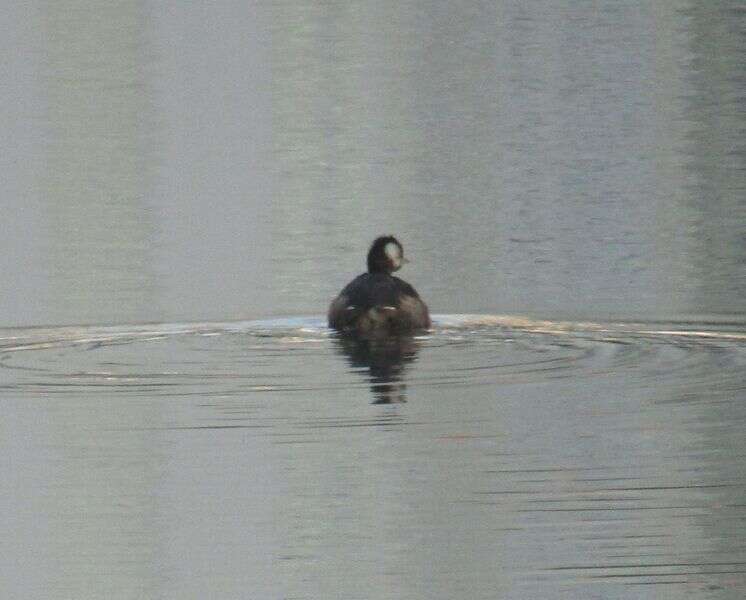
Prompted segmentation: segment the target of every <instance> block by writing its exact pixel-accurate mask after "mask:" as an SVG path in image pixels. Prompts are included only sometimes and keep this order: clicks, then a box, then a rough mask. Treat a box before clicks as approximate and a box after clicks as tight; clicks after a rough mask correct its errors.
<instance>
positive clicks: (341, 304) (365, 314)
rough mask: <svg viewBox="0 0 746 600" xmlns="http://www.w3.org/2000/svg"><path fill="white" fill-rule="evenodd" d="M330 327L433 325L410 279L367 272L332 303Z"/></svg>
mask: <svg viewBox="0 0 746 600" xmlns="http://www.w3.org/2000/svg"><path fill="white" fill-rule="evenodd" d="M329 326H330V327H333V328H335V329H339V330H357V331H370V330H374V329H386V330H391V331H399V330H401V331H403V330H410V329H424V328H427V327H429V326H430V315H429V313H428V310H427V306H425V303H424V302H422V300H421V299H420V296H419V294H417V292H416V291H415V289H414V288H413V287H412V286H411V285H410V284H408V283H407V282H406V281H403V280H402V279H399V278H398V277H394V276H393V275H390V274H388V273H363V274H362V275H359V276H358V277H356V278H355V279H353V280H352V281H351V282H350V283H349V284H348V285H347V286H346V287H345V288H344V289H343V290H342V291H341V292H340V294H339V296H337V298H335V299H334V301H333V302H332V304H331V306H330V307H329Z"/></svg>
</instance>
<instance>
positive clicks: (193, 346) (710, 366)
mask: <svg viewBox="0 0 746 600" xmlns="http://www.w3.org/2000/svg"><path fill="white" fill-rule="evenodd" d="M361 352H362V354H361ZM339 356H346V357H347V359H348V361H347V363H348V365H347V366H348V368H347V369H344V370H343V371H342V373H340V372H338V369H337V370H335V369H334V368H333V367H332V368H331V370H330V365H331V364H334V363H338V362H339V361H338V360H337V358H338V357H339ZM382 361H383V363H386V364H380V363H382ZM415 361H416V362H417V363H418V364H417V366H416V368H415V367H412V368H410V363H413V362H415ZM0 366H2V367H3V371H2V372H3V377H2V386H3V389H5V390H9V389H12V390H14V391H15V392H17V393H18V392H24V391H27V392H32V393H38V392H39V391H45V392H46V393H59V394H65V393H76V394H80V393H86V392H95V391H97V390H100V389H102V388H105V389H110V390H111V389H114V390H116V389H119V390H122V391H125V390H126V391H128V392H133V391H139V392H142V393H147V394H159V395H171V394H178V395H183V394H193V393H200V394H205V393H207V394H210V393H212V394H220V395H226V394H229V395H235V394H243V393H256V392H276V391H284V392H299V391H305V392H307V391H311V390H325V389H327V390H331V389H336V390H340V389H349V388H361V387H363V388H364V387H365V386H367V385H368V384H370V382H371V379H377V381H378V382H379V383H380V384H381V385H383V384H385V383H386V380H387V379H391V380H392V381H393V382H396V383H399V382H402V381H406V384H407V386H409V387H410V388H414V387H418V386H425V387H426V386H452V387H459V386H469V387H473V386H485V385H510V384H537V383H541V382H547V381H552V380H556V379H566V378H575V379H581V380H582V379H586V378H591V377H611V376H617V375H620V374H625V375H627V376H628V380H629V381H632V382H636V383H637V384H638V385H645V383H646V382H648V381H649V380H651V379H655V380H656V381H657V382H658V383H659V384H660V382H661V380H664V381H667V382H668V383H670V384H672V385H676V386H680V387H689V386H696V387H697V388H698V389H701V388H707V387H708V386H711V385H713V384H717V388H718V389H719V390H720V391H727V392H733V391H736V390H743V389H744V387H745V386H746V377H744V375H743V372H744V369H743V368H744V367H746V332H744V331H743V330H741V329H737V328H735V327H730V328H726V327H721V328H720V329H713V328H712V327H708V326H705V325H699V326H696V327H692V326H691V325H690V326H688V327H686V328H682V327H678V328H677V327H674V326H672V325H670V324H635V325H633V324H599V323H570V322H552V321H538V320H531V319H526V318H521V317H508V316H489V315H486V316H485V315H436V316H435V318H434V327H433V329H432V330H431V331H429V332H428V333H427V334H423V335H419V336H416V337H414V338H412V339H410V340H408V342H407V347H406V348H404V349H402V348H401V347H398V348H396V349H392V348H391V347H390V345H388V346H382V347H381V346H380V345H379V347H377V348H373V349H372V351H371V348H366V349H361V348H359V347H358V348H354V349H351V348H349V347H348V346H345V344H343V343H341V342H340V340H339V338H338V336H337V335H336V334H335V333H334V332H332V331H330V330H328V329H327V328H326V326H325V324H324V321H323V319H321V318H316V317H298V318H287V319H273V320H262V321H259V320H256V321H239V322H225V323H183V324H157V325H155V324H154V325H133V326H112V327H60V328H31V329H16V330H5V331H2V332H0ZM360 375H362V377H361V376H360ZM690 391H691V388H690Z"/></svg>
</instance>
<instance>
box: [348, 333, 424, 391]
mask: <svg viewBox="0 0 746 600" xmlns="http://www.w3.org/2000/svg"><path fill="white" fill-rule="evenodd" d="M335 344H336V348H337V350H338V351H339V353H340V354H344V355H345V356H346V357H347V360H348V361H349V363H350V365H351V366H352V367H355V368H360V367H364V368H367V369H368V372H369V377H368V381H369V382H370V389H371V392H373V397H374V398H375V400H374V402H373V403H374V404H392V403H395V402H406V401H407V386H406V384H405V383H404V372H405V370H406V366H407V364H409V363H411V362H414V360H416V358H417V352H418V351H419V342H418V341H417V340H416V339H415V338H414V337H413V336H411V335H398V336H388V335H387V336H359V335H354V336H353V335H340V336H339V337H337V338H336V339H335Z"/></svg>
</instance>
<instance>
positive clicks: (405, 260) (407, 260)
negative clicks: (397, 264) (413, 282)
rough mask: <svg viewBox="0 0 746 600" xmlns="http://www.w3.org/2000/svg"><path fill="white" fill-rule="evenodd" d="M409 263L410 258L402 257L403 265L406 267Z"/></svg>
mask: <svg viewBox="0 0 746 600" xmlns="http://www.w3.org/2000/svg"><path fill="white" fill-rule="evenodd" d="M408 262H409V259H408V258H404V257H403V256H402V257H401V264H403V265H406V264H407V263H408Z"/></svg>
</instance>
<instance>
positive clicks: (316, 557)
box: [0, 315, 746, 598]
mask: <svg viewBox="0 0 746 600" xmlns="http://www.w3.org/2000/svg"><path fill="white" fill-rule="evenodd" d="M745 344H746V326H745V325H744V324H743V323H740V324H733V325H731V326H724V325H720V326H712V325H709V326H708V325H707V324H705V323H698V324H688V325H687V326H686V327H684V326H681V325H676V324H671V323H644V324H636V325H635V324H604V323H572V322H551V321H533V320H531V319H525V318H513V317H507V316H503V317H500V316H481V317H480V316H454V315H451V316H448V315H435V316H434V328H433V329H432V330H431V331H430V332H428V334H427V335H425V336H421V337H418V338H401V339H398V340H381V339H368V340H361V339H352V338H340V337H339V336H338V335H337V334H335V333H333V332H331V331H329V330H327V329H326V328H325V327H324V325H323V319H321V318H298V319H287V320H275V321H250V322H233V323H201V324H171V325H163V326H159V325H148V326H131V327H130V326H125V327H96V328H81V327H77V328H48V329H15V330H4V331H2V332H0V372H1V373H2V381H3V384H2V387H1V388H0V394H2V397H3V398H4V400H5V409H6V423H7V424H9V425H10V429H9V431H8V435H9V438H8V439H11V440H15V441H13V442H11V443H12V448H11V455H12V456H14V457H17V460H21V461H23V464H24V465H25V468H24V472H23V474H22V475H18V474H16V475H13V473H14V469H13V467H12V465H8V464H5V466H4V467H3V468H4V469H5V471H2V472H1V473H0V474H2V476H3V477H4V478H8V477H15V481H17V484H18V485H17V493H16V496H17V497H18V498H19V502H20V503H22V500H21V499H23V498H28V499H31V500H32V502H33V504H32V505H33V507H34V509H33V511H31V512H29V511H28V510H20V511H15V512H14V513H13V516H12V518H11V519H10V522H11V524H12V525H13V527H15V528H18V529H25V528H30V530H31V531H33V532H35V533H34V534H33V535H34V538H35V539H36V540H37V541H38V542H39V544H40V545H41V546H43V547H45V548H47V551H46V552H45V553H44V554H42V555H41V556H34V557H28V556H25V555H24V554H21V555H20V556H21V557H24V556H25V558H26V559H28V560H29V561H30V562H29V563H28V565H29V566H28V568H39V569H42V570H43V572H44V577H45V583H44V586H45V589H47V590H53V591H54V592H55V594H56V595H62V596H64V595H75V596H76V597H89V596H90V597H93V595H95V594H89V596H86V594H87V592H86V590H96V591H97V592H99V595H100V593H104V592H106V593H107V594H108V595H110V596H112V597H117V596H122V597H126V596H127V594H125V593H124V592H123V590H133V589H137V590H140V592H141V593H142V594H145V595H152V594H155V593H156V592H157V593H158V594H160V595H163V596H166V597H183V595H184V593H186V596H187V597H190V596H193V597H198V596H199V595H202V596H204V595H209V594H211V593H213V594H214V593H216V592H215V590H219V591H220V592H221V593H222V594H224V595H226V596H233V595H236V594H239V595H240V592H241V590H245V589H252V590H258V592H257V593H258V594H259V595H264V596H267V597H270V596H277V595H281V596H282V595H285V596H288V597H308V598H318V597H338V598H347V597H355V596H356V595H357V596H362V597H371V598H378V597H389V596H394V597H402V598H404V597H406V598H411V597H422V598H454V597H463V596H464V594H466V593H467V592H466V591H467V590H468V591H469V594H468V595H469V597H475V598H492V597H494V595H495V594H500V595H505V596H511V595H513V596H518V597H527V598H535V597H546V595H547V594H551V595H552V597H558V598H577V597H578V596H579V595H594V594H595V595H598V596H600V597H604V598H639V597H640V595H639V589H650V590H651V591H650V592H646V593H650V594H651V596H650V597H659V596H658V595H656V594H659V593H660V592H658V591H654V590H659V589H676V590H677V593H679V592H681V593H683V592H691V593H694V594H695V595H697V597H711V598H730V597H733V596H731V595H729V594H731V593H732V592H734V591H737V590H739V589H741V588H742V585H743V582H744V577H746V574H745V572H744V566H745V565H746V544H744V542H743V540H744V535H743V531H742V529H743V520H744V515H745V513H744V506H745V505H744V491H745V490H746V479H745V478H744V473H743V469H742V463H743V458H744V456H746V446H745V445H744V439H746V437H745V436H744V433H746V431H744V427H746V412H745V409H744V407H745V406H746V403H744V400H746V376H745V375H744V374H745V373H746V345H745ZM405 399H406V402H402V400H405ZM19 431H22V432H23V436H22V437H19V436H18V432H19ZM37 515H41V516H42V517H43V525H40V524H39V523H37V522H36V521H35V520H36V516H37ZM4 544H6V545H8V544H10V548H9V549H12V546H13V542H12V541H8V540H7V539H6V541H5V542H4ZM59 556H62V557H63V558H62V559H60V558H56V557H59ZM351 557H354V559H353V558H351ZM19 560H20V557H19ZM330 574H333V575H330ZM361 582H366V588H367V587H370V589H374V590H377V591H375V592H373V593H364V592H361V590H360V585H361ZM14 585H15V586H16V587H15V589H18V590H24V589H26V588H25V586H24V585H22V583H21V582H20V581H18V582H16V583H15V584H14ZM133 586H135V587H133ZM662 586H665V587H662ZM154 590H155V591H154ZM140 592H138V593H140Z"/></svg>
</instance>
